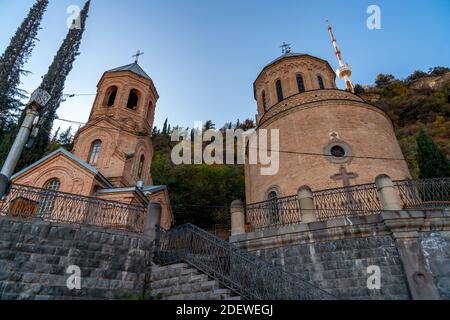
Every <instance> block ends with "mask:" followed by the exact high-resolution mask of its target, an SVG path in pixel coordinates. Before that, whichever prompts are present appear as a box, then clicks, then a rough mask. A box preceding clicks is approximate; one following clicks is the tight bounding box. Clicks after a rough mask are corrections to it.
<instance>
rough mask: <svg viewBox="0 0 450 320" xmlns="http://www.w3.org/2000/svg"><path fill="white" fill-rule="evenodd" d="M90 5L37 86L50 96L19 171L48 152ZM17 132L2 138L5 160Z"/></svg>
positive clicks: (70, 30) (12, 131)
mask: <svg viewBox="0 0 450 320" xmlns="http://www.w3.org/2000/svg"><path fill="white" fill-rule="evenodd" d="M90 2H91V1H90V0H88V1H86V3H85V5H84V7H83V9H82V10H81V12H80V17H79V19H78V20H79V21H77V23H75V22H76V21H75V20H74V23H73V25H72V26H71V28H70V29H69V32H68V33H67V36H66V38H65V39H64V41H63V43H62V45H61V47H60V48H59V50H58V52H57V54H56V56H55V57H54V59H53V62H52V64H51V65H50V67H49V69H48V72H47V74H46V75H45V76H44V78H43V80H42V83H41V85H40V86H39V88H40V89H43V90H45V91H47V92H48V93H50V95H51V99H50V101H49V102H48V103H47V105H46V106H45V108H44V110H42V111H41V115H40V120H39V134H38V136H37V137H36V139H35V140H34V143H33V146H32V147H31V149H29V150H24V152H23V153H22V157H21V159H20V161H19V164H18V166H17V169H18V170H20V169H22V168H24V167H26V166H27V165H30V164H32V163H33V162H35V161H37V160H39V159H40V158H42V157H43V156H44V155H45V153H46V151H47V147H48V145H49V142H50V140H51V129H52V127H53V122H54V120H55V119H56V117H57V115H56V111H57V110H58V108H59V106H60V104H61V102H62V100H63V91H64V84H65V81H66V78H67V76H68V74H69V73H70V71H71V70H72V67H73V63H74V61H75V59H76V57H77V56H78V55H79V54H80V53H79V48H80V44H81V39H82V37H83V33H84V30H85V27H86V20H87V17H88V13H89V7H90ZM23 117H24V115H22V118H23ZM19 122H20V121H19ZM16 132H17V128H15V129H14V130H11V132H10V133H11V134H10V138H9V139H5V140H7V141H6V143H5V144H2V145H1V146H0V156H2V157H1V158H5V157H6V155H4V154H2V153H5V152H7V150H9V149H10V147H11V145H12V143H13V138H14V136H15V134H16Z"/></svg>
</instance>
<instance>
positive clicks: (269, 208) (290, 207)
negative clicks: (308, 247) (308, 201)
mask: <svg viewBox="0 0 450 320" xmlns="http://www.w3.org/2000/svg"><path fill="white" fill-rule="evenodd" d="M246 213H247V221H248V222H249V223H251V225H252V226H253V227H254V228H255V229H263V228H266V227H268V226H281V225H286V224H294V223H300V222H301V218H302V215H301V214H300V205H299V202H298V198H297V196H296V195H295V196H290V197H284V198H277V199H272V200H269V201H264V202H259V203H254V204H250V205H248V206H247V207H246Z"/></svg>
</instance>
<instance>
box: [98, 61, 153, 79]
mask: <svg viewBox="0 0 450 320" xmlns="http://www.w3.org/2000/svg"><path fill="white" fill-rule="evenodd" d="M119 71H130V72H133V73H135V74H137V75H138V76H140V77H143V78H145V79H148V80H152V79H151V78H150V76H149V75H148V74H147V73H146V72H145V71H144V70H143V69H142V68H141V66H140V65H139V64H137V63H136V62H133V63H131V64H127V65H125V66H122V67H118V68H114V69H111V70H108V71H106V72H119Z"/></svg>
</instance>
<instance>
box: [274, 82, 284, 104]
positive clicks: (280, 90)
mask: <svg viewBox="0 0 450 320" xmlns="http://www.w3.org/2000/svg"><path fill="white" fill-rule="evenodd" d="M276 87H277V97H278V102H281V101H283V87H282V85H281V80H278V81H277V83H276Z"/></svg>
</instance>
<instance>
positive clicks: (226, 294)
mask: <svg viewBox="0 0 450 320" xmlns="http://www.w3.org/2000/svg"><path fill="white" fill-rule="evenodd" d="M151 296H152V298H153V299H156V300H241V297H240V296H237V295H236V294H234V293H233V292H232V291H231V290H229V289H224V288H222V287H221V286H220V285H219V282H218V281H216V280H213V279H211V278H209V277H208V276H207V275H206V274H203V273H201V272H200V271H198V270H197V269H193V268H191V267H189V265H188V264H186V263H176V264H171V265H167V266H158V265H153V266H152V279H151Z"/></svg>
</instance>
